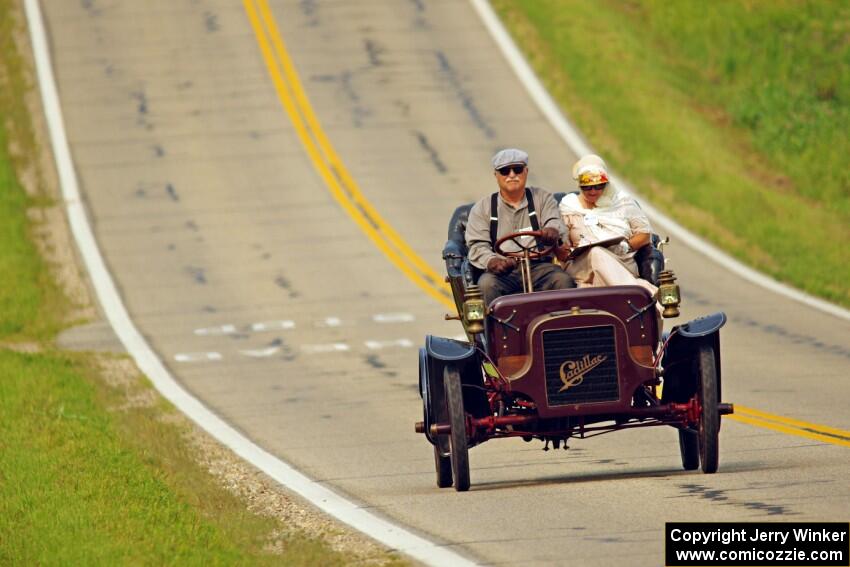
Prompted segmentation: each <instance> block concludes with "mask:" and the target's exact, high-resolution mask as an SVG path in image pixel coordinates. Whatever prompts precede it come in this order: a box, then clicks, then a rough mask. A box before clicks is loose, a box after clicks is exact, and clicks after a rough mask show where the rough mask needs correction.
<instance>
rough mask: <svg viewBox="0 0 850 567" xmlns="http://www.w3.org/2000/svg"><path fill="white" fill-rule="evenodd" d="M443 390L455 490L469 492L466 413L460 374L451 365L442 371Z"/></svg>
mask: <svg viewBox="0 0 850 567" xmlns="http://www.w3.org/2000/svg"><path fill="white" fill-rule="evenodd" d="M443 388H444V389H445V393H446V406H447V409H448V414H449V423H450V424H451V428H452V431H451V433H450V434H449V449H450V454H451V463H452V476H453V477H454V485H455V490H457V491H458V492H464V491H467V490H469V445H468V443H467V439H466V411H465V410H464V407H463V391H462V389H461V384H460V373H459V372H458V371H457V368H455V367H454V366H452V365H449V366H446V368H445V370H443Z"/></svg>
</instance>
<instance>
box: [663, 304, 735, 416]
mask: <svg viewBox="0 0 850 567" xmlns="http://www.w3.org/2000/svg"><path fill="white" fill-rule="evenodd" d="M725 324H726V314H725V313H723V312H722V311H719V312H717V313H712V314H711V315H706V316H704V317H698V318H696V319H693V320H691V321H688V322H687V323H685V324H683V325H679V326H676V327H674V328H673V330H672V331H671V332H670V339H669V341H668V342H667V346H666V348H665V349H664V355H663V357H662V359H661V366H662V367H663V368H664V389H663V392H662V402H664V403H667V402H678V403H684V402H687V401H688V400H689V399H690V398H691V396H693V394H694V392H696V388H697V384H696V378H695V376H694V375H693V373H692V372H691V370H692V363H693V360H694V357H696V353H697V349H698V348H699V346H700V345H701V344H703V343H704V342H708V343H709V344H710V345H711V346H712V347H713V349H714V357H715V361H714V362H715V367H716V368H717V388H718V392H717V393H718V399H722V398H720V395H721V393H722V389H721V384H722V382H721V371H720V368H721V367H720V329H721V327H723V325H725Z"/></svg>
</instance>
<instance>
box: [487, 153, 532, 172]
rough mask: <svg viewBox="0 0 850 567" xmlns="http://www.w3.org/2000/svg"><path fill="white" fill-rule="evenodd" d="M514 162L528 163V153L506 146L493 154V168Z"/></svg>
mask: <svg viewBox="0 0 850 567" xmlns="http://www.w3.org/2000/svg"><path fill="white" fill-rule="evenodd" d="M516 163H521V164H522V165H528V154H527V153H525V152H524V151H522V150H518V149H516V148H508V149H505V150H501V151H499V152H497V153H496V155H494V156H493V169H499V168H500V167H505V166H506V165H513V164H516Z"/></svg>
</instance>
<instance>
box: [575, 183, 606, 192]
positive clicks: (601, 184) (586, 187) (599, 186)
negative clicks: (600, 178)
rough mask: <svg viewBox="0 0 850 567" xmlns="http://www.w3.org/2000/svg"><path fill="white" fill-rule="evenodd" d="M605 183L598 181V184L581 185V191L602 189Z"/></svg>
mask: <svg viewBox="0 0 850 567" xmlns="http://www.w3.org/2000/svg"><path fill="white" fill-rule="evenodd" d="M607 185H608V184H607V183H600V184H599V185H587V186H585V187H582V188H581V190H582V191H602V190H603V189H605V187H606V186H607Z"/></svg>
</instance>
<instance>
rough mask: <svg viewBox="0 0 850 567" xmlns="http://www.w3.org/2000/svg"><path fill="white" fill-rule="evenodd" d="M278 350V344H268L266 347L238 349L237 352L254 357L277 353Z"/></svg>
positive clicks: (264, 356)
mask: <svg viewBox="0 0 850 567" xmlns="http://www.w3.org/2000/svg"><path fill="white" fill-rule="evenodd" d="M279 350H280V347H279V346H270V347H267V348H260V349H255V350H240V351H239V354H244V355H245V356H251V357H254V358H266V357H269V356H272V355H273V354H275V353H277V352H278V351H279Z"/></svg>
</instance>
